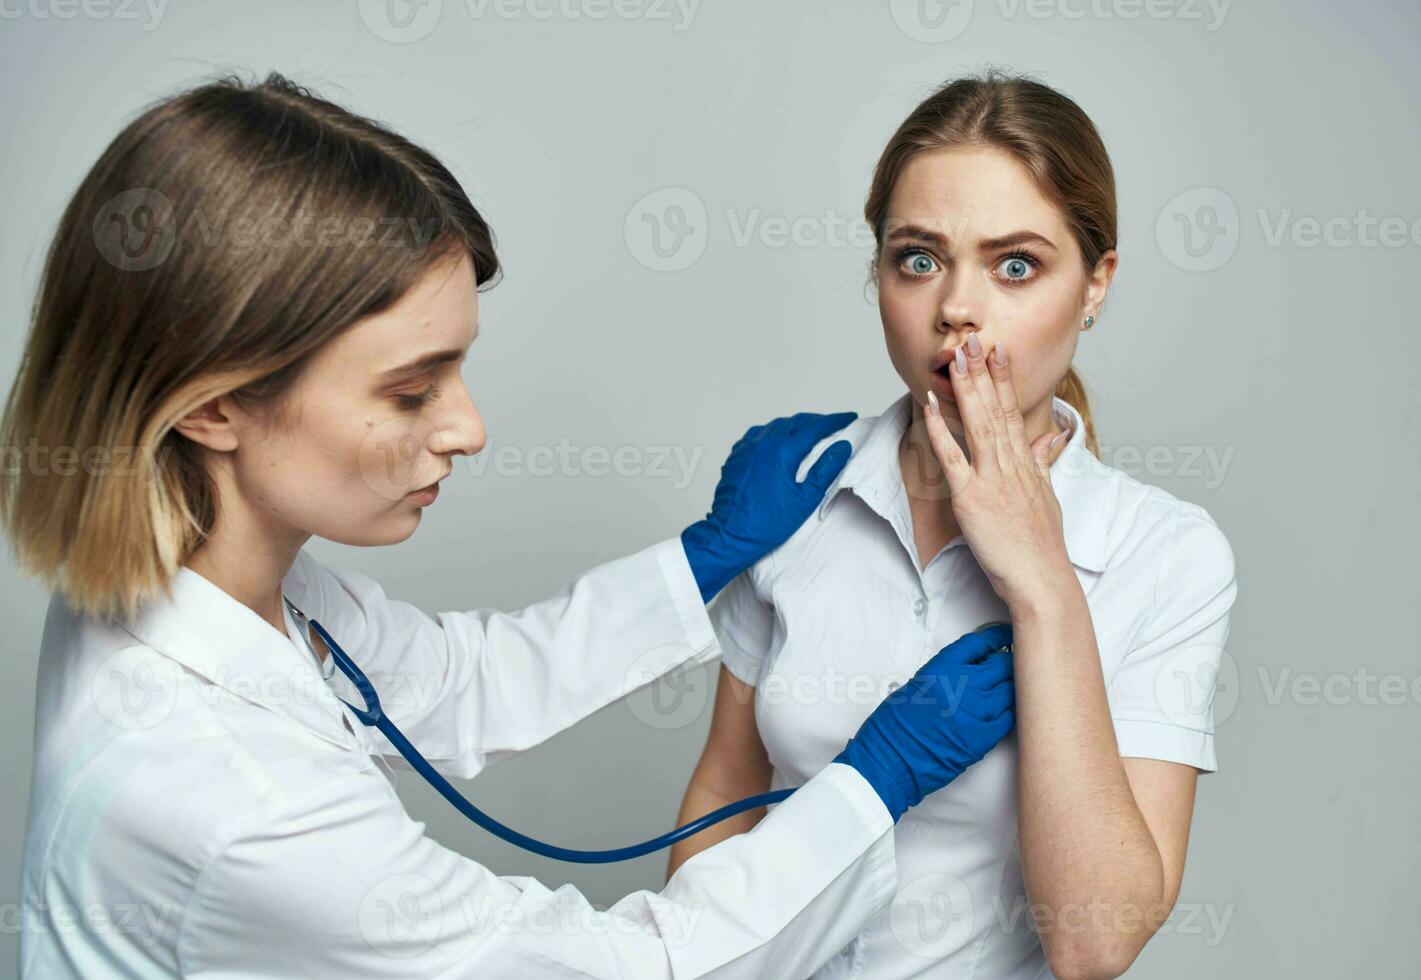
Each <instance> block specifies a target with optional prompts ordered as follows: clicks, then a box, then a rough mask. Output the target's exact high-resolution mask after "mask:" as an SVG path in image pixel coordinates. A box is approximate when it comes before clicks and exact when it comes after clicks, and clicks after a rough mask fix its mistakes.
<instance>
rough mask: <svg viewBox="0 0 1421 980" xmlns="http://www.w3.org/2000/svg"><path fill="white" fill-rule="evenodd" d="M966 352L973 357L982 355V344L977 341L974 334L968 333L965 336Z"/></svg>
mask: <svg viewBox="0 0 1421 980" xmlns="http://www.w3.org/2000/svg"><path fill="white" fill-rule="evenodd" d="M967 352H968V353H969V354H971V355H972V356H973V357H976V356H978V355H979V354H981V353H982V342H981V341H980V340H978V339H977V335H976V334H975V333H969V334H968V335H967Z"/></svg>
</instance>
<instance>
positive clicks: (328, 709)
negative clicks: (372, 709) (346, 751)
mask: <svg viewBox="0 0 1421 980" xmlns="http://www.w3.org/2000/svg"><path fill="white" fill-rule="evenodd" d="M299 566H300V559H299V557H298V559H297V561H296V562H295V563H293V565H292V568H291V570H290V571H289V572H288V573H287V575H286V577H285V579H284V580H283V581H282V591H283V592H284V593H285V594H286V595H288V596H291V598H292V599H293V601H295V602H297V603H298V604H299V603H300V602H301V601H302V600H303V598H305V596H306V588H305V582H304V579H303V576H302V572H301V569H300V567H299ZM126 628H127V629H128V631H129V632H130V633H131V634H132V635H133V636H134V637H136V638H137V639H138V640H139V641H141V642H142V643H144V644H146V645H147V646H149V647H151V648H153V649H154V650H157V651H158V652H159V653H161V654H163V655H164V656H166V657H169V658H171V659H172V660H175V661H177V662H178V663H180V664H182V665H183V666H184V667H186V668H188V669H189V670H191V671H193V672H194V673H196V674H199V675H200V676H202V677H205V678H206V679H207V680H209V681H211V682H212V683H213V684H216V685H217V686H218V687H221V688H223V689H224V690H226V691H227V692H229V693H230V694H232V695H234V696H236V697H238V698H241V699H242V700H244V701H248V702H250V703H252V704H256V705H259V706H260V707H263V708H267V709H269V710H271V711H274V712H276V713H277V714H280V715H282V716H284V717H286V718H289V719H290V720H292V721H295V722H296V723H298V724H300V725H303V726H305V727H307V728H310V729H312V730H313V731H315V732H316V733H317V734H319V735H321V736H322V737H324V738H327V739H330V740H332V741H334V742H336V743H337V744H339V745H342V746H346V745H348V738H349V736H348V735H346V734H345V732H344V723H343V722H342V721H341V716H342V712H343V708H342V706H341V705H340V702H339V701H338V699H337V698H336V697H335V694H334V693H333V692H332V691H331V690H330V688H329V687H328V686H327V684H326V681H325V678H324V677H323V676H322V671H321V668H320V665H318V664H317V663H316V661H315V659H314V658H313V657H312V656H310V654H309V653H307V652H306V651H305V649H304V647H300V646H299V644H300V639H299V637H297V638H288V637H285V636H283V635H282V634H281V633H280V632H278V631H277V630H276V628H275V627H273V626H272V625H271V624H270V623H268V622H267V621H266V620H264V619H262V618H261V617H260V616H258V615H257V614H256V613H255V612H254V611H253V610H252V609H251V608H249V607H248V606H246V605H245V604H244V603H242V602H239V601H238V600H237V599H235V598H233V597H232V596H230V595H228V594H227V593H226V592H224V591H223V590H222V589H221V588H220V587H218V586H217V585H216V584H215V583H213V582H211V581H209V580H208V579H206V578H204V577H203V576H202V575H201V574H199V573H198V572H195V571H193V570H192V569H191V568H188V567H186V566H183V567H181V568H179V569H178V572H177V574H176V575H175V576H174V577H173V579H172V581H171V583H170V586H169V594H168V595H160V596H158V597H157V598H155V599H153V600H151V601H149V602H148V603H146V604H145V605H144V606H143V608H142V609H141V610H140V611H139V613H138V616H137V617H136V618H135V619H133V620H132V621H131V622H129V623H127V624H126Z"/></svg>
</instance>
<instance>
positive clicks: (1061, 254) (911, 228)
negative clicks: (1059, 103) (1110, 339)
mask: <svg viewBox="0 0 1421 980" xmlns="http://www.w3.org/2000/svg"><path fill="white" fill-rule="evenodd" d="M1114 263H1115V253H1113V252H1110V253H1107V256H1106V258H1103V259H1102V260H1101V263H1100V264H1099V265H1098V266H1097V269H1096V270H1087V269H1086V268H1084V266H1083V263H1082V260H1081V253H1080V249H1079V247H1078V246H1077V244H1076V241H1075V237H1074V236H1073V235H1072V234H1071V232H1070V229H1069V228H1068V227H1067V225H1066V220H1065V216H1064V215H1063V214H1062V213H1061V212H1060V210H1059V209H1058V208H1057V207H1056V206H1055V205H1054V204H1053V203H1052V202H1051V201H1049V200H1047V199H1046V198H1045V197H1044V196H1043V195H1042V193H1041V191H1040V190H1039V189H1038V188H1037V186H1036V182H1035V180H1034V179H1033V178H1032V176H1031V174H1030V172H1029V171H1028V170H1027V169H1026V168H1025V167H1024V166H1023V165H1022V164H1021V163H1019V162H1018V161H1017V160H1016V159H1015V158H1014V157H1012V156H1011V155H1009V154H1007V153H1005V152H1003V151H1002V150H998V149H996V148H994V147H984V146H966V147H952V148H947V149H939V150H928V151H924V152H921V153H918V154H917V155H916V156H914V157H913V158H912V159H911V160H909V162H908V163H907V164H906V166H905V167H904V168H903V172H902V173H901V174H900V175H899V177H898V180H897V182H896V183H895V184H894V187H893V192H892V194H891V195H890V198H889V203H888V215H887V219H886V221H885V224H884V232H883V247H882V249H881V251H880V253H879V286H878V296H879V301H878V308H879V314H880V316H881V318H882V320H883V330H884V336H885V339H886V341H887V344H888V356H889V359H890V360H892V362H893V366H894V368H895V369H897V371H898V374H899V376H900V377H901V378H902V379H903V382H904V384H906V385H907V386H908V389H909V390H910V391H911V392H912V394H913V398H914V400H915V402H916V403H917V406H918V409H917V412H916V413H915V414H917V415H921V406H922V405H923V404H924V403H926V401H927V393H928V391H929V390H930V389H931V390H933V391H936V392H937V395H938V400H939V404H940V405H941V406H942V415H943V419H944V420H946V421H947V423H948V426H949V427H950V428H951V429H952V430H953V431H954V432H957V433H959V434H961V432H962V431H963V430H962V423H961V416H960V415H959V414H958V411H957V405H956V402H955V401H954V400H953V398H952V389H951V382H950V381H949V380H948V379H947V377H946V375H945V374H942V373H941V372H939V371H937V370H935V367H936V366H937V364H939V363H941V361H940V360H939V358H940V356H941V355H943V354H945V353H951V352H952V351H953V350H955V349H956V348H958V347H960V346H962V345H963V344H965V342H966V340H967V337H968V336H969V335H970V334H976V335H977V339H978V341H979V342H980V343H981V345H982V349H983V351H984V352H985V353H987V354H990V353H991V351H992V348H993V346H994V345H995V344H996V342H997V341H999V340H1000V341H1002V342H1003V343H1004V345H1005V347H1006V352H1007V356H1008V359H1009V366H1010V369H1011V374H1012V380H1013V382H1014V384H1015V386H1016V392H1017V399H1018V401H1019V403H1020V405H1021V410H1022V414H1023V415H1024V416H1026V422H1027V431H1028V433H1030V434H1032V435H1033V436H1034V435H1039V434H1040V433H1042V432H1045V431H1046V430H1047V429H1048V428H1049V426H1050V419H1049V416H1050V398H1051V396H1052V394H1053V393H1054V392H1055V390H1056V385H1057V384H1058V383H1059V382H1060V380H1061V379H1062V378H1063V377H1064V376H1065V374H1066V371H1067V369H1068V368H1069V367H1070V364H1071V358H1072V357H1073V356H1074V355H1075V350H1076V340H1077V338H1078V336H1079V334H1080V330H1081V327H1082V321H1083V320H1084V318H1085V316H1086V315H1087V314H1092V315H1098V314H1099V309H1098V308H1099V304H1100V301H1101V300H1102V299H1103V298H1104V294H1105V289H1106V287H1107V286H1108V285H1109V280H1110V274H1111V273H1112V272H1113V270H1114ZM963 352H964V353H966V350H965V348H964V351H963Z"/></svg>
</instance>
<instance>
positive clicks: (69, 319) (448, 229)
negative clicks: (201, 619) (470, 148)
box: [0, 73, 499, 617]
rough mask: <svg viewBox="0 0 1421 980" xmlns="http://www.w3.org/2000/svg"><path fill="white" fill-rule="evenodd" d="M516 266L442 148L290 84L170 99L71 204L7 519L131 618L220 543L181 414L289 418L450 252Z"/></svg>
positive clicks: (55, 573)
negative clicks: (281, 412) (318, 355)
mask: <svg viewBox="0 0 1421 980" xmlns="http://www.w3.org/2000/svg"><path fill="white" fill-rule="evenodd" d="M457 254H467V255H469V256H471V257H472V259H473V266H474V272H475V277H476V279H477V282H478V284H479V285H480V286H484V285H486V284H490V283H492V282H493V281H495V280H496V278H497V275H498V271H499V267H498V259H497V257H496V255H495V252H494V245H493V237H492V233H491V232H490V230H489V227H488V225H487V224H486V223H485V221H484V219H483V218H482V217H481V216H480V215H479V213H478V211H477V210H476V209H475V208H474V206H473V205H472V204H471V203H470V202H469V199H468V197H467V195H466V194H465V193H464V191H463V190H462V189H461V188H460V186H459V184H458V181H457V180H455V178H454V177H453V175H452V174H450V172H449V171H448V169H446V168H445V167H444V165H443V164H441V163H440V162H439V161H438V160H437V159H436V158H435V157H434V156H433V155H432V154H430V153H429V152H428V151H426V150H424V149H421V148H420V147H418V146H415V145H414V144H412V143H410V142H409V141H408V140H406V139H404V138H403V137H401V136H398V135H396V134H395V133H393V132H391V131H390V130H388V129H386V128H384V127H383V126H381V125H379V124H378V123H376V122H374V121H372V120H369V119H366V118H364V117H361V116H358V115H355V114H353V113H351V112H349V111H347V110H345V109H342V108H341V107H339V106H337V105H334V104H333V103H331V102H328V101H326V100H324V99H322V98H320V97H318V96H316V95H313V94H312V93H311V92H310V91H309V90H308V89H306V88H303V87H301V86H299V85H296V84H294V83H292V82H291V81H289V80H287V79H286V78H284V77H282V76H281V75H279V74H276V73H273V74H271V75H269V76H268V77H267V78H266V79H265V81H263V82H261V83H259V84H251V83H246V82H243V81H242V80H241V79H239V78H237V77H235V76H230V75H229V76H225V77H222V78H219V79H217V80H215V81H212V82H209V83H206V84H203V85H201V86H199V87H197V88H194V89H191V90H189V91H186V92H183V93H180V94H178V95H176V96H173V97H171V98H168V99H165V100H163V101H161V102H159V103H157V104H155V105H152V106H151V107H149V108H148V109H146V111H144V112H143V113H142V114H141V115H139V116H138V118H136V119H135V120H133V121H132V122H131V123H130V124H129V125H128V126H127V127H125V128H124V130H123V131H122V132H121V133H120V134H119V135H118V136H117V137H116V138H115V139H114V141H113V142H112V143H111V144H110V145H109V146H108V148H107V149H106V150H105V151H104V153H103V155H102V156H101V157H100V158H99V160H98V161H97V162H96V163H95V164H94V166H93V168H92V169H91V170H90V171H89V173H88V175H87V176H86V177H85V178H84V180H83V182H82V183H81V184H80V186H79V189H78V190H77V191H76V193H75V194H74V197H73V199H72V200H71V201H70V202H69V205H68V207H67V208H66V209H65V211H64V215H63V217H62V219H61V220H60V224H59V228H58V230H57V232H56V233H55V236H54V240H53V243H52V244H51V246H50V249H49V253H48V256H47V258H46V261H45V266H44V272H43V277H42V280H41V284H40V289H39V293H38V296H37V299H36V301H35V306H34V310H33V314H32V317H31V324H30V332H29V337H28V340H27V342H26V346H25V351H24V355H23V359H22V361H21V364H20V369H19V373H18V376H17V378H16V381H15V384H14V386H13V387H12V388H11V390H10V394H9V397H8V399H7V401H6V405H5V412H4V418H3V420H0V452H3V454H4V458H3V461H0V523H3V526H4V529H5V532H6V534H7V535H8V536H9V538H10V541H11V544H12V546H13V548H14V551H15V555H16V559H17V561H18V562H19V565H20V567H21V568H22V570H24V571H25V572H27V573H29V574H31V575H34V576H36V577H38V578H40V579H41V580H43V581H44V582H45V583H46V584H47V585H48V586H49V587H50V588H53V589H59V590H61V591H62V592H63V593H64V594H65V597H66V599H67V600H68V602H69V603H70V605H71V606H72V607H73V608H75V609H76V610H78V611H80V612H82V613H85V614H89V615H94V616H101V617H117V616H124V617H132V616H134V615H136V614H137V612H138V610H139V608H140V607H141V606H142V605H143V603H144V602H146V601H147V600H149V599H150V598H152V597H154V596H156V595H157V594H159V592H160V591H161V592H166V591H167V589H168V586H169V583H170V582H171V580H172V577H173V576H174V575H175V574H176V572H177V570H178V568H179V567H180V566H181V564H182V563H183V562H184V560H185V559H186V558H187V557H188V556H189V555H191V553H192V552H193V551H194V550H195V549H196V548H197V546H198V545H199V544H200V543H201V542H202V541H203V540H204V538H205V537H206V535H207V534H208V533H210V531H211V529H212V526H213V519H214V517H215V514H216V503H217V502H216V500H215V489H214V486H213V483H212V481H211V479H210V477H209V476H208V474H207V472H206V470H205V468H204V466H203V465H202V459H201V457H200V455H199V453H198V451H197V448H196V447H195V446H194V445H193V444H192V443H191V442H189V441H188V440H187V439H185V438H183V437H182V436H181V435H180V434H179V433H177V432H176V431H175V430H174V425H175V423H176V422H177V421H178V420H180V419H181V418H182V417H183V416H184V415H186V414H187V413H189V412H191V411H192V410H193V409H195V408H197V407H199V406H200V405H202V404H203V403H204V402H206V401H208V400H210V399H212V398H215V397H217V396H219V395H223V394H230V395H232V396H234V397H236V398H239V399H241V400H242V401H243V402H245V403H250V404H252V405H253V406H272V407H273V408H275V409H279V407H280V405H279V399H280V397H281V395H283V394H284V393H285V392H286V391H287V390H288V389H289V387H290V385H291V382H292V381H293V380H294V379H295V378H296V376H297V374H298V373H299V372H300V370H301V369H302V367H303V366H304V365H305V364H306V363H307V362H308V360H309V358H310V357H311V355H312V354H313V353H314V352H315V351H316V350H317V349H318V348H320V347H321V346H322V345H323V344H325V343H326V342H327V341H329V340H331V339H332V338H333V337H335V336H336V335H338V334H340V333H341V332H343V331H344V330H345V329H347V328H348V327H350V326H351V325H352V324H354V323H355V322H356V321H357V320H359V319H360V318H362V317H365V316H369V315H371V314H373V313H378V312H379V311H381V310H383V309H386V308H388V307H389V306H391V305H392V304H393V303H395V302H396V301H397V300H398V299H399V298H400V297H401V296H402V295H403V294H404V293H405V292H406V291H407V290H408V289H409V288H410V287H411V286H412V285H413V284H414V282H415V281H416V280H417V279H418V278H419V277H420V275H421V274H422V273H423V272H424V271H425V270H426V269H428V268H429V267H430V266H432V265H434V264H436V263H437V262H438V261H440V260H441V259H442V258H444V257H445V256H448V255H457Z"/></svg>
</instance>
